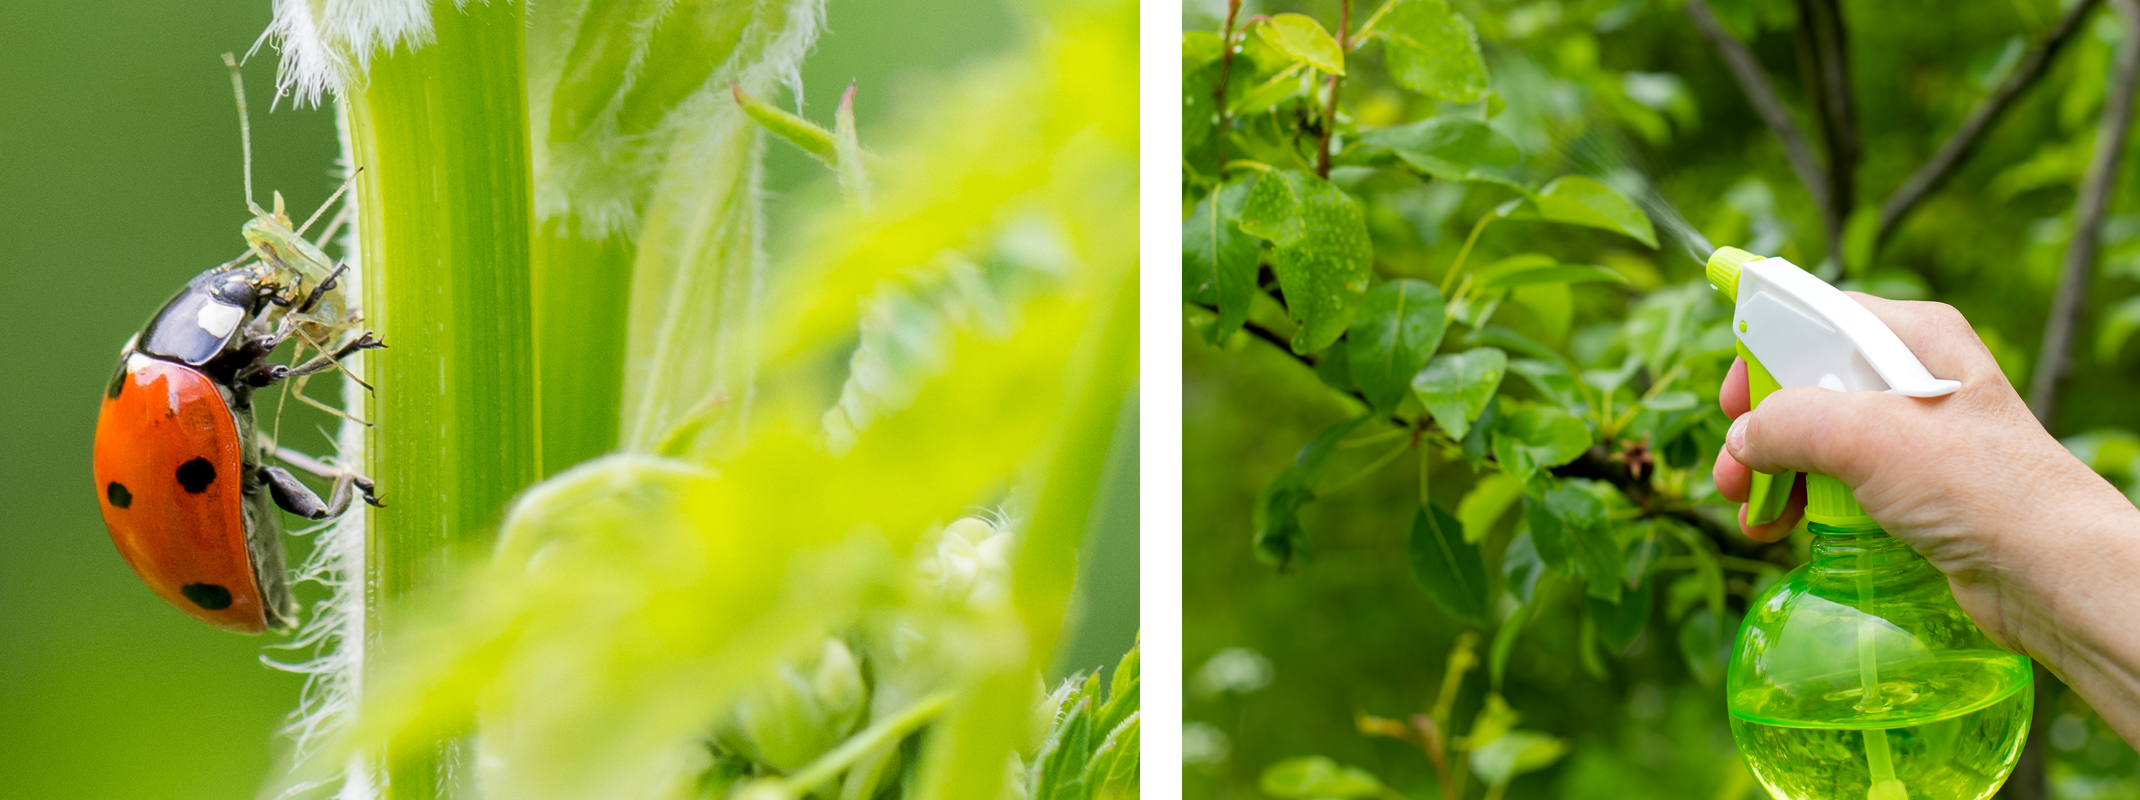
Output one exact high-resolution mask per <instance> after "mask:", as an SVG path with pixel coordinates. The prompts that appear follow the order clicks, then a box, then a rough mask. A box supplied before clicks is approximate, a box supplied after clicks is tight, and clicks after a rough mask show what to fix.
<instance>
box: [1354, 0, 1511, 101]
mask: <svg viewBox="0 0 2140 800" xmlns="http://www.w3.org/2000/svg"><path fill="white" fill-rule="evenodd" d="M1393 2H1394V3H1395V5H1393V6H1391V7H1390V10H1389V11H1388V13H1386V14H1384V15H1383V17H1382V21H1381V22H1380V23H1379V27H1377V28H1376V29H1375V32H1374V35H1375V37H1376V38H1379V39H1381V40H1382V41H1383V47H1384V50H1385V56H1384V57H1385V58H1386V59H1387V60H1388V62H1389V71H1390V78H1391V79H1393V80H1395V81H1397V84H1398V85H1400V86H1403V87H1404V88H1407V89H1410V90H1412V91H1415V92H1418V93H1420V94H1423V95H1426V96H1428V97H1432V98H1434V99H1436V100H1443V101H1447V102H1451V103H1471V102H1476V101H1478V100H1479V99H1481V98H1483V97H1485V96H1486V59H1485V58H1483V57H1481V56H1480V55H1479V34H1478V31H1477V30H1474V29H1473V28H1472V27H1471V20H1468V19H1465V18H1464V15H1462V14H1459V13H1457V12H1456V11H1454V10H1452V9H1451V8H1449V5H1448V4H1447V3H1445V2H1443V0H1393Z"/></svg>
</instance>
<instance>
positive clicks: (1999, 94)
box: [1873, 0, 2102, 252]
mask: <svg viewBox="0 0 2140 800" xmlns="http://www.w3.org/2000/svg"><path fill="white" fill-rule="evenodd" d="M2101 2H2102V0H2080V2H2078V3H2075V4H2074V5H2073V8H2072V9H2070V10H2068V11H2067V12H2066V15H2065V16H2064V17H2062V18H2060V19H2059V20H2058V23H2057V24H2055V25H2053V26H2051V30H2050V32H2049V33H2047V34H2045V35H2044V37H2043V39H2042V40H2041V41H2038V42H2037V43H2036V46H2035V47H2033V48H2030V49H2029V52H2028V55H2025V56H2022V57H2021V63H2020V64H2017V65H2015V67H2014V72H2013V74H2011V75H2008V76H2006V81H2005V82H2003V83H2001V84H1999V87H1998V88H1997V89H1993V90H1992V92H1991V94H1988V95H1985V96H1984V99H1982V100H1978V101H1977V104H1976V107H1975V108H1972V109H1969V116H1968V117H1966V118H1964V119H1963V120H1962V124H1961V127H1959V128H1956V129H1954V134H1953V135H1951V136H1948V137H1947V141H1945V142H1942V143H1940V146H1939V150H1938V151H1936V152H1934V153H1933V154H1932V157H1931V158H1930V159H1927V160H1926V161H1925V163H1924V165H1923V166H1920V167H1918V168H1917V171H1916V172H1912V173H1910V177H1909V178H1908V179H1906V180H1904V181H1903V182H1902V186H1900V187H1898V188H1896V189H1895V193H1894V194H1891V195H1888V198H1887V202H1885V203H1882V204H1880V227H1879V229H1878V230H1877V231H1876V232H1875V233H1874V234H1873V249H1874V251H1876V252H1877V251H1878V250H1879V247H1880V245H1881V243H1883V242H1886V241H1887V237H1888V236H1889V235H1890V234H1893V233H1894V232H1895V228H1896V226H1898V225H1901V224H1902V218H1903V217H1904V216H1907V215H1908V214H1909V213H1910V211H1912V210H1914V209H1915V208H1917V204H1918V203H1919V202H1921V201H1923V200H1924V199H1925V196H1926V195H1929V194H1931V193H1932V192H1933V190H1935V189H1938V188H1939V186H1940V184H1942V183H1944V182H1946V180H1947V177H1948V176H1949V175H1952V174H1953V173H1954V168H1955V167H1956V166H1958V165H1960V164H1961V163H1962V159H1964V158H1967V157H1969V153H1970V151H1972V150H1974V149H1976V145H1977V142H1978V141H1979V140H1981V139H1983V138H1984V134H1985V132H1986V131H1989V130H1991V126H1992V124H1993V123H1995V122H1998V121H1999V118H2000V117H2001V116H2004V115H2005V114H2006V111H2007V109H2010V108H2013V106H2014V103H2015V102H2016V101H2018V100H2020V99H2021V93H2022V92H2024V91H2027V90H2028V88H2029V87H2030V86H2032V85H2034V84H2035V83H2036V79H2038V78H2041V77H2043V74H2044V72H2046V71H2048V68H2049V67H2050V64H2051V59H2052V57H2054V56H2057V55H2058V51H2059V50H2060V49H2061V48H2064V47H2065V46H2066V43H2067V42H2069V41H2072V39H2073V34H2074V33H2075V32H2077V31H2079V30H2080V29H2081V22H2082V21H2083V20H2086V19H2087V18H2088V12H2090V11H2094V10H2095V7H2096V6H2097V5H2098V4H2100V3H2101Z"/></svg>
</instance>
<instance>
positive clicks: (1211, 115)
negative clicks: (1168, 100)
mask: <svg viewBox="0 0 2140 800" xmlns="http://www.w3.org/2000/svg"><path fill="white" fill-rule="evenodd" d="M1218 82H1219V65H1217V64H1205V65H1203V66H1201V67H1194V68H1187V69H1183V70H1182V74H1181V89H1182V106H1181V144H1182V150H1183V151H1184V152H1192V151H1200V150H1202V149H1203V147H1204V144H1205V140H1206V139H1208V138H1210V137H1211V134H1212V132H1213V131H1214V130H1215V129H1216V128H1217V127H1218V117H1219V110H1218V109H1219V106H1218V98H1217V97H1215V96H1214V95H1213V94H1212V88H1213V87H1215V86H1217V85H1218ZM1228 105H1231V103H1229V104H1228ZM1199 168H1208V167H1199Z"/></svg>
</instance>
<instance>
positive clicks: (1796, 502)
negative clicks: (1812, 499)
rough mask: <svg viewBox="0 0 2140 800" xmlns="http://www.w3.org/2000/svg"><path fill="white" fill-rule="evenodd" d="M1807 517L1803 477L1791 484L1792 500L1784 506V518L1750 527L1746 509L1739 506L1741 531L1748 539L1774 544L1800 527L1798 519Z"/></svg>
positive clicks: (1795, 479)
mask: <svg viewBox="0 0 2140 800" xmlns="http://www.w3.org/2000/svg"><path fill="white" fill-rule="evenodd" d="M1805 515H1806V482H1805V479H1804V478H1802V477H1801V478H1794V479H1793V481H1792V483H1791V499H1790V501H1789V502H1786V503H1785V504H1784V506H1783V515H1782V516H1779V517H1777V518H1776V519H1775V521H1773V522H1768V523H1764V524H1760V525H1749V524H1747V523H1746V507H1745V506H1739V530H1741V531H1744V532H1745V533H1746V538H1748V539H1752V540H1754V541H1757V542H1774V541H1778V540H1781V539H1782V538H1783V537H1785V536H1789V535H1791V529H1792V528H1796V527H1798V519H1799V518H1800V517H1803V516H1805Z"/></svg>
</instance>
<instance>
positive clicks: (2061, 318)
mask: <svg viewBox="0 0 2140 800" xmlns="http://www.w3.org/2000/svg"><path fill="white" fill-rule="evenodd" d="M2110 3H2111V6H2112V7H2114V8H2116V9H2117V10H2118V13H2119V14H2120V15H2122V16H2124V17H2125V40H2124V41H2122V42H2119V43H2118V58H2117V64H2116V66H2114V67H2112V69H2113V70H2114V71H2113V73H2112V77H2111V81H2110V86H2109V87H2108V88H2107V89H2106V91H2104V93H2103V121H2102V127H2101V128H2100V129H2099V130H2098V132H2097V133H2096V139H2095V154H2094V155H2091V156H2089V158H2088V171H2087V173H2086V174H2084V175H2083V176H2082V178H2081V191H2080V197H2079V198H2078V199H2077V200H2075V201H2074V204H2073V206H2074V208H2073V241H2072V242H2071V243H2069V244H2067V245H2066V260H2065V264H2064V266H2063V267H2061V268H2060V269H2059V275H2058V292H2057V293H2056V294H2054V295H2052V297H2051V317H2050V319H2049V320H2046V321H2045V322H2044V327H2043V347H2042V348H2041V350H2040V351H2039V352H2038V355H2037V357H2036V374H2035V375H2034V376H2032V377H2031V378H2030V379H2029V408H2030V409H2032V410H2034V411H2035V412H2036V419H2037V421H2039V422H2042V423H2043V426H2044V427H2045V428H2046V429H2048V428H2050V427H2051V422H2052V420H2053V419H2055V418H2056V417H2057V414H2058V393H2059V385H2060V384H2061V383H2063V382H2064V380H2065V377H2066V373H2068V372H2070V371H2072V368H2073V333H2074V329H2075V328H2077V327H2079V325H2080V315H2081V301H2083V300H2085V299H2086V297H2085V295H2086V294H2087V289H2088V279H2089V277H2090V274H2091V273H2093V272H2094V271H2095V260H2096V250H2097V248H2098V246H2099V245H2101V244H2102V228H2103V217H2104V214H2105V212H2107V211H2108V210H2109V208H2110V198H2111V194H2112V193H2113V192H2114V191H2115V190H2116V189H2117V182H2118V159H2119V157H2120V156H2122V155H2124V152H2125V136H2126V134H2127V133H2128V132H2130V131H2131V130H2132V125H2133V102H2134V94H2135V93H2140V0H2110Z"/></svg>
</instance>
